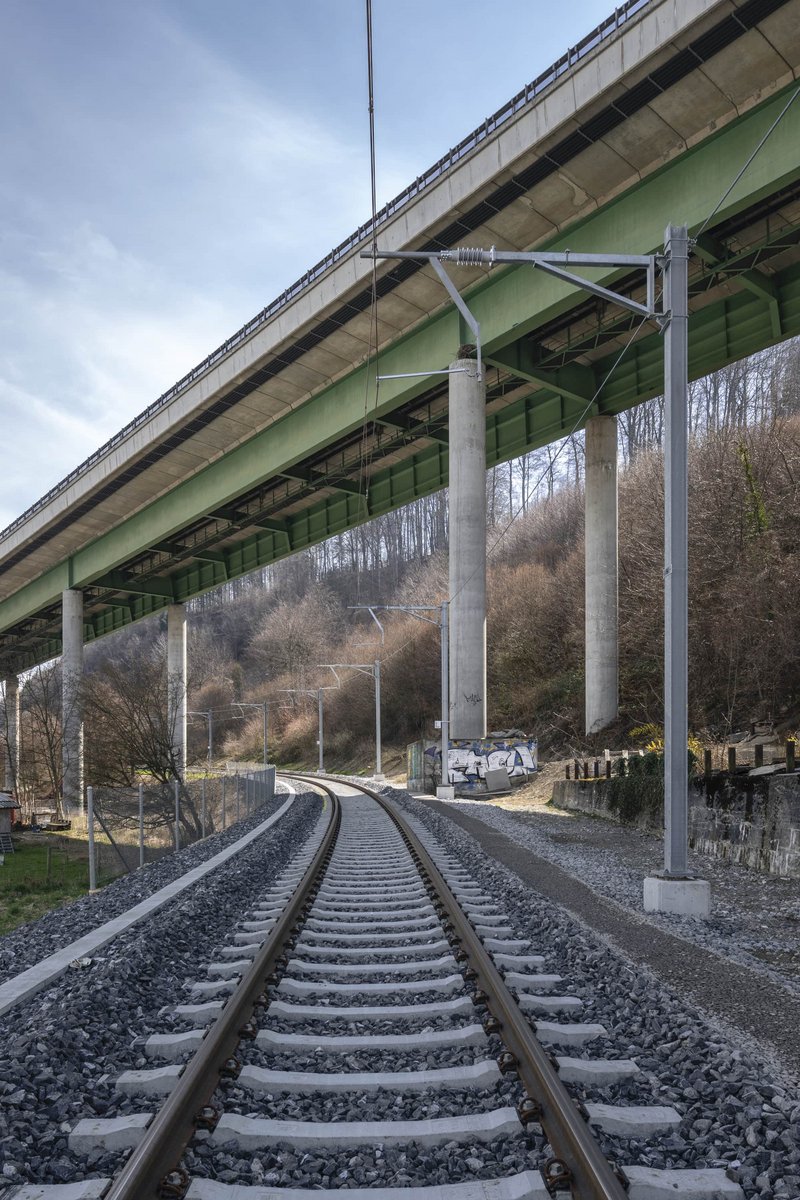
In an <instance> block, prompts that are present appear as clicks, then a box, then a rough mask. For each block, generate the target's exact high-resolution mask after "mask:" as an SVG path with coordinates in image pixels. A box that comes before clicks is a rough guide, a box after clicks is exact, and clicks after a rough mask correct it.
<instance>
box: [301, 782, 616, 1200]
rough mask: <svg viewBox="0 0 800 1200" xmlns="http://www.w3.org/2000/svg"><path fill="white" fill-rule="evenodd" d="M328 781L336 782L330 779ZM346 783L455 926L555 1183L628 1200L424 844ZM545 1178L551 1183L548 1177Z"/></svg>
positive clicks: (581, 1197)
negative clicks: (559, 1166) (562, 1168)
mask: <svg viewBox="0 0 800 1200" xmlns="http://www.w3.org/2000/svg"><path fill="white" fill-rule="evenodd" d="M293 778H305V777H302V776H293ZM328 778H329V780H330V781H332V777H328ZM335 782H337V783H338V782H344V781H343V780H335ZM347 782H348V786H352V787H358V788H360V789H361V790H362V791H364V792H365V793H366V794H367V795H368V796H371V797H372V798H373V799H374V800H377V802H378V803H379V804H380V805H381V807H382V808H383V809H384V811H385V812H386V813H387V814H388V815H389V817H390V818H391V819H392V821H393V822H394V824H395V825H396V827H397V828H398V830H399V831H400V833H401V834H402V836H403V838H404V839H405V842H406V844H407V846H408V848H409V850H410V852H411V855H412V857H413V859H414V861H415V862H416V863H417V865H418V867H419V869H420V873H421V874H422V876H423V879H425V878H426V877H427V881H428V883H429V884H430V886H431V889H432V891H433V892H435V894H436V897H437V898H438V899H439V900H440V901H441V904H442V907H443V908H444V910H445V912H446V913H447V917H448V918H449V921H450V923H451V925H452V927H453V932H452V934H451V937H452V938H453V939H454V940H455V941H457V942H458V943H459V944H460V945H461V948H462V949H463V951H464V953H465V954H466V956H467V960H468V963H469V966H471V967H472V969H473V970H474V971H475V984H476V987H478V988H479V989H480V990H481V991H482V992H483V993H484V994H485V996H486V1001H485V1003H486V1006H487V1008H488V1009H489V1012H490V1013H491V1015H492V1016H493V1017H495V1018H496V1020H497V1023H498V1028H497V1033H498V1035H499V1037H500V1038H501V1039H502V1041H503V1043H504V1044H505V1046H506V1047H507V1048H508V1050H509V1051H510V1053H511V1054H513V1056H514V1058H515V1059H516V1064H515V1069H516V1071H517V1074H518V1075H519V1078H520V1081H521V1083H522V1086H523V1087H524V1089H525V1091H526V1092H527V1093H528V1096H529V1097H530V1098H531V1100H533V1101H534V1103H535V1104H536V1105H537V1108H538V1112H537V1115H536V1116H535V1120H537V1121H539V1122H540V1124H541V1125H542V1128H543V1129H544V1131H545V1134H546V1135H547V1139H548V1141H549V1143H550V1145H551V1146H552V1148H553V1151H554V1154H555V1156H556V1159H557V1160H561V1162H562V1163H564V1164H565V1165H566V1167H567V1168H568V1170H569V1173H570V1179H569V1182H567V1180H565V1179H560V1178H559V1177H558V1176H557V1175H556V1176H554V1177H553V1182H557V1183H558V1184H559V1186H560V1187H561V1188H562V1189H563V1187H564V1186H569V1187H570V1188H571V1190H572V1195H573V1197H574V1198H575V1200H627V1194H628V1193H627V1190H626V1188H625V1186H624V1184H623V1182H622V1179H621V1177H620V1176H619V1175H618V1174H617V1172H616V1169H615V1168H614V1167H613V1166H612V1165H611V1164H610V1163H609V1161H608V1159H607V1158H606V1157H605V1156H604V1155H603V1153H602V1151H601V1149H600V1145H599V1143H598V1141H597V1139H596V1138H595V1137H594V1135H593V1134H592V1132H591V1130H590V1128H589V1126H588V1124H587V1123H586V1121H585V1120H584V1118H583V1117H582V1116H581V1114H580V1112H579V1110H578V1107H577V1104H576V1101H575V1100H574V1099H573V1097H572V1096H570V1094H569V1092H568V1091H567V1089H566V1087H565V1086H564V1084H563V1083H562V1082H561V1080H560V1079H559V1077H558V1074H557V1072H556V1069H555V1067H554V1066H553V1063H552V1061H551V1059H550V1056H549V1055H548V1053H547V1051H546V1050H545V1049H544V1048H543V1047H542V1045H541V1043H540V1042H539V1041H538V1039H537V1037H536V1035H535V1034H534V1032H533V1030H532V1029H531V1027H530V1024H529V1023H528V1020H527V1018H526V1017H525V1015H524V1014H523V1012H522V1010H521V1009H520V1007H519V1005H518V1004H517V1002H516V1000H515V999H514V996H513V994H512V993H511V991H510V990H509V988H508V987H507V985H506V982H505V980H504V979H503V976H502V975H501V974H500V972H499V970H498V969H497V967H496V966H495V965H494V962H493V961H492V958H491V955H490V954H489V952H488V950H486V949H485V947H484V945H483V943H482V942H481V940H480V937H479V936H478V934H477V933H476V932H475V929H474V928H473V926H472V924H471V922H470V920H469V918H468V917H467V915H466V913H464V911H463V910H462V908H461V905H460V904H459V902H458V900H457V899H456V897H455V895H454V894H453V893H452V892H451V891H450V888H449V887H448V885H447V882H446V881H445V879H444V876H443V875H442V874H441V872H440V871H439V869H438V867H437V866H436V864H435V863H434V861H433V859H432V858H431V856H430V854H429V853H428V851H427V850H426V849H425V847H424V846H423V844H422V842H421V841H420V839H419V838H418V837H417V835H416V834H415V833H414V831H413V829H411V827H410V826H409V825H408V824H407V822H406V821H405V819H404V818H403V817H402V816H401V815H400V814H399V813H398V812H397V811H396V809H395V808H394V806H393V805H391V804H390V803H389V802H388V801H387V800H385V799H384V797H383V796H380V795H379V794H378V793H377V792H374V791H372V789H371V788H368V787H366V786H365V785H364V784H362V783H358V784H350V782H349V780H348V781H347ZM543 1175H545V1181H546V1182H547V1176H546V1174H545V1172H543Z"/></svg>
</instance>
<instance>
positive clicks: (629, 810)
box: [602, 726, 697, 825]
mask: <svg viewBox="0 0 800 1200" xmlns="http://www.w3.org/2000/svg"><path fill="white" fill-rule="evenodd" d="M647 728H648V730H649V729H651V728H653V727H652V726H648V727H647ZM687 754H688V758H689V775H690V776H691V775H693V774H694V772H695V770H696V768H697V758H696V756H695V753H694V751H693V750H692V748H691V747H690V748H689V749H688V750H687ZM617 770H618V774H617V775H616V776H614V777H613V778H611V779H609V780H607V781H606V782H605V783H603V785H602V786H603V787H604V788H605V796H606V798H607V802H608V807H609V810H610V811H611V812H613V813H616V814H617V815H618V817H619V819H620V821H621V822H622V824H623V825H635V824H637V823H638V822H639V821H640V820H642V819H643V820H644V821H645V822H646V824H648V825H660V824H661V822H662V821H663V818H664V752H663V741H662V744H661V747H659V748H654V749H650V750H648V752H647V753H646V754H644V755H642V756H635V757H633V758H630V759H628V760H627V762H626V761H625V760H624V759H621V760H620V761H619V763H618V765H617Z"/></svg>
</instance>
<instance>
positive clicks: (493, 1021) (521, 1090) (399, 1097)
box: [0, 776, 743, 1200]
mask: <svg viewBox="0 0 800 1200" xmlns="http://www.w3.org/2000/svg"><path fill="white" fill-rule="evenodd" d="M292 778H293V779H294V780H295V781H297V780H300V781H301V782H303V783H304V784H305V785H307V786H313V787H314V788H315V789H321V790H322V791H323V792H324V793H325V795H326V808H325V811H324V813H323V815H322V817H321V818H320V819H319V820H318V821H317V823H316V825H315V826H314V827H313V828H312V829H309V830H307V831H306V837H305V839H304V841H303V844H302V845H301V846H300V847H299V848H298V849H297V852H296V853H295V854H294V855H293V857H292V858H291V859H290V860H289V861H288V862H287V863H286V865H285V866H284V868H283V869H282V870H281V871H280V872H279V873H275V874H274V875H273V877H272V878H270V879H268V880H266V881H265V886H264V887H263V890H262V891H261V892H260V893H259V895H258V896H257V897H256V898H255V899H253V900H252V902H251V903H249V904H248V908H247V911H246V913H244V914H242V915H240V918H239V920H238V922H237V923H236V924H235V925H234V926H233V927H232V929H231V930H230V933H229V936H228V939H227V941H226V942H225V944H223V945H222V946H220V947H219V948H218V952H217V953H215V954H214V955H213V957H212V959H210V960H209V961H208V962H207V963H206V964H205V967H204V971H199V970H198V972H197V977H196V978H195V979H193V980H189V983H188V989H187V990H188V996H185V997H183V998H182V1002H181V1003H176V1004H174V1005H173V1006H172V1008H171V1010H170V1011H164V1012H163V1023H164V1029H163V1030H162V1031H157V1032H153V1033H151V1034H149V1035H148V1036H147V1037H146V1038H141V1039H139V1041H140V1046H139V1051H140V1053H139V1056H138V1058H140V1059H143V1060H145V1061H146V1065H139V1066H136V1067H134V1068H133V1069H127V1070H121V1071H120V1072H119V1074H118V1075H117V1076H116V1077H115V1078H114V1079H113V1081H111V1083H112V1087H113V1095H114V1101H113V1102H112V1103H111V1104H110V1105H108V1106H107V1112H108V1114H109V1115H102V1116H99V1115H98V1116H94V1117H91V1118H83V1119H82V1120H79V1121H77V1122H75V1123H73V1124H70V1125H69V1130H68V1135H67V1140H68V1146H69V1153H70V1155H71V1156H72V1162H73V1164H74V1175H73V1176H72V1177H71V1178H70V1179H69V1181H65V1184H64V1185H61V1188H62V1190H59V1185H53V1184H45V1185H27V1186H26V1185H23V1186H22V1187H21V1188H12V1189H9V1190H8V1192H7V1196H8V1200H10V1198H11V1197H12V1196H13V1197H14V1198H15V1200H34V1198H35V1200H96V1198H98V1197H103V1198H104V1200H150V1198H151V1197H158V1196H172V1197H183V1196H185V1197H187V1200H279V1198H283V1197H285V1198H286V1200H291V1198H293V1200H306V1198H310V1197H311V1196H314V1197H316V1196H320V1195H325V1194H332V1193H333V1192H334V1191H335V1192H337V1194H338V1193H342V1194H349V1195H352V1196H356V1197H358V1198H359V1200H367V1198H369V1200H377V1198H380V1200H389V1198H391V1200H395V1198H396V1200H532V1198H534V1197H541V1198H544V1197H547V1196H548V1195H562V1196H572V1197H575V1198H576V1200H623V1198H624V1197H625V1196H626V1195H628V1196H629V1197H631V1200H660V1198H661V1197H664V1196H668V1195H669V1196H678V1197H680V1196H683V1197H692V1198H694V1200H728V1198H730V1200H735V1198H737V1197H741V1196H742V1195H743V1193H742V1191H741V1189H740V1188H739V1187H738V1185H736V1184H735V1183H732V1182H731V1181H730V1180H729V1179H728V1178H727V1177H726V1175H725V1173H724V1172H723V1171H722V1170H701V1171H696V1172H695V1171H691V1170H680V1171H675V1170H661V1171H658V1170H652V1169H649V1168H647V1167H638V1166H633V1165H631V1164H627V1163H625V1162H620V1163H610V1162H609V1161H608V1160H607V1159H606V1158H605V1157H604V1156H603V1154H602V1153H601V1150H600V1146H599V1144H598V1141H597V1140H596V1138H595V1136H594V1132H593V1130H594V1129H598V1128H599V1129H604V1130H606V1131H608V1132H610V1133H615V1134H617V1135H619V1134H620V1133H621V1134H622V1135H623V1136H635V1137H636V1138H638V1139H641V1138H643V1137H647V1136H648V1134H649V1135H652V1136H658V1135H660V1134H663V1133H664V1132H665V1131H667V1132H668V1131H669V1130H670V1129H672V1128H674V1127H675V1126H676V1124H677V1122H678V1121H679V1117H678V1114H677V1113H676V1112H675V1111H674V1109H672V1108H670V1107H669V1106H666V1105H656V1106H653V1105H647V1106H644V1105H635V1106H633V1105H629V1104H628V1105H618V1104H613V1103H601V1102H596V1103H590V1104H585V1105H581V1104H580V1103H579V1102H576V1100H575V1099H574V1098H573V1097H572V1095H571V1094H570V1091H569V1085H570V1083H576V1084H584V1085H585V1084H586V1083H587V1082H588V1083H589V1084H590V1085H591V1086H593V1087H595V1088H600V1089H602V1088H604V1087H614V1086H616V1085H618V1084H620V1082H621V1081H624V1080H626V1079H628V1078H631V1077H634V1076H635V1075H636V1073H637V1071H638V1067H637V1064H636V1063H635V1062H634V1061H631V1060H628V1059H619V1058H617V1059H604V1058H602V1057H597V1056H595V1057H593V1056H592V1043H593V1041H594V1040H595V1039H597V1038H599V1037H601V1036H602V1034H603V1033H604V1031H603V1029H602V1027H601V1026H600V1025H597V1024H592V1023H590V1022H584V1021H582V1020H581V1012H580V1010H581V1007H582V1004H581V1000H580V998H579V997H577V996H574V995H570V994H569V993H568V992H567V991H566V990H565V987H564V983H563V980H562V979H561V977H560V976H559V975H557V974H554V973H553V972H552V971H551V970H548V966H549V964H548V963H547V962H545V961H543V959H542V957H541V956H540V955H539V954H538V953H537V948H536V947H535V946H531V945H530V943H529V942H528V941H527V940H526V939H524V938H520V937H518V936H517V935H516V931H515V929H514V927H513V922H511V921H509V919H508V916H507V914H506V913H505V912H504V910H503V906H502V902H501V900H499V899H498V898H497V897H495V896H492V895H487V894H486V893H485V891H484V888H483V887H482V886H481V884H480V883H478V882H476V881H475V880H474V879H473V878H472V876H471V875H470V873H469V872H468V871H467V870H465V869H464V868H463V867H462V865H461V864H460V862H459V861H458V860H457V859H456V858H455V857H452V856H451V855H450V854H449V853H448V852H447V850H446V848H444V847H443V846H441V845H440V844H438V843H435V842H433V841H432V839H431V838H430V837H428V838H425V842H426V843H427V844H423V840H422V839H421V838H420V836H419V830H415V828H414V827H413V826H412V824H410V823H409V822H408V821H407V820H405V819H404V818H403V817H402V815H401V813H400V812H399V811H398V810H397V808H396V806H393V805H390V804H388V803H387V802H386V800H385V799H383V798H382V797H381V796H380V795H378V794H376V793H372V792H370V791H369V789H366V788H358V789H356V788H353V787H342V785H339V784H337V785H336V786H331V784H330V783H326V782H323V781H321V780H318V779H316V778H315V779H313V781H309V780H308V779H305V778H303V777H297V776H293V777H292ZM203 974H204V975H205V977H204V978H203V977H201V976H202V975H203ZM137 1061H138V1059H137ZM110 1163H111V1164H114V1165H113V1170H112V1172H111V1173H110V1174H108V1173H101V1172H102V1171H106V1170H107V1168H108V1165H109V1164H110ZM87 1175H96V1176H98V1177H97V1178H90V1179H86V1178H85V1176H87ZM64 1187H66V1188H67V1189H69V1190H67V1191H65V1190H63V1188H64ZM0 1196H2V1197H3V1200H6V1194H4V1193H2V1192H0Z"/></svg>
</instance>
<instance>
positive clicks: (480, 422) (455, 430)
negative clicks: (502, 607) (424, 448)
mask: <svg viewBox="0 0 800 1200" xmlns="http://www.w3.org/2000/svg"><path fill="white" fill-rule="evenodd" d="M477 369H478V365H477V362H476V361H475V359H470V358H459V359H457V360H456V361H455V362H454V363H452V364H451V367H450V370H451V371H454V372H456V374H452V375H450V377H449V379H450V395H449V405H450V422H449V436H450V489H449V507H450V555H449V562H450V737H451V738H482V737H485V736H486V398H485V386H484V383H483V380H481V379H478V377H477Z"/></svg>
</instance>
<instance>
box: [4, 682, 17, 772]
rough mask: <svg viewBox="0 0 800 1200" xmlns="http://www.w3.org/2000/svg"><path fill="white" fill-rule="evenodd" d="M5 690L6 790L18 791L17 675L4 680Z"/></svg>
mask: <svg viewBox="0 0 800 1200" xmlns="http://www.w3.org/2000/svg"><path fill="white" fill-rule="evenodd" d="M3 688H4V691H5V699H4V707H5V723H6V737H5V783H4V786H5V790H6V791H7V792H16V791H17V774H18V771H19V680H18V679H17V677H16V675H9V676H8V677H7V678H6V679H4V680H3Z"/></svg>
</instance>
